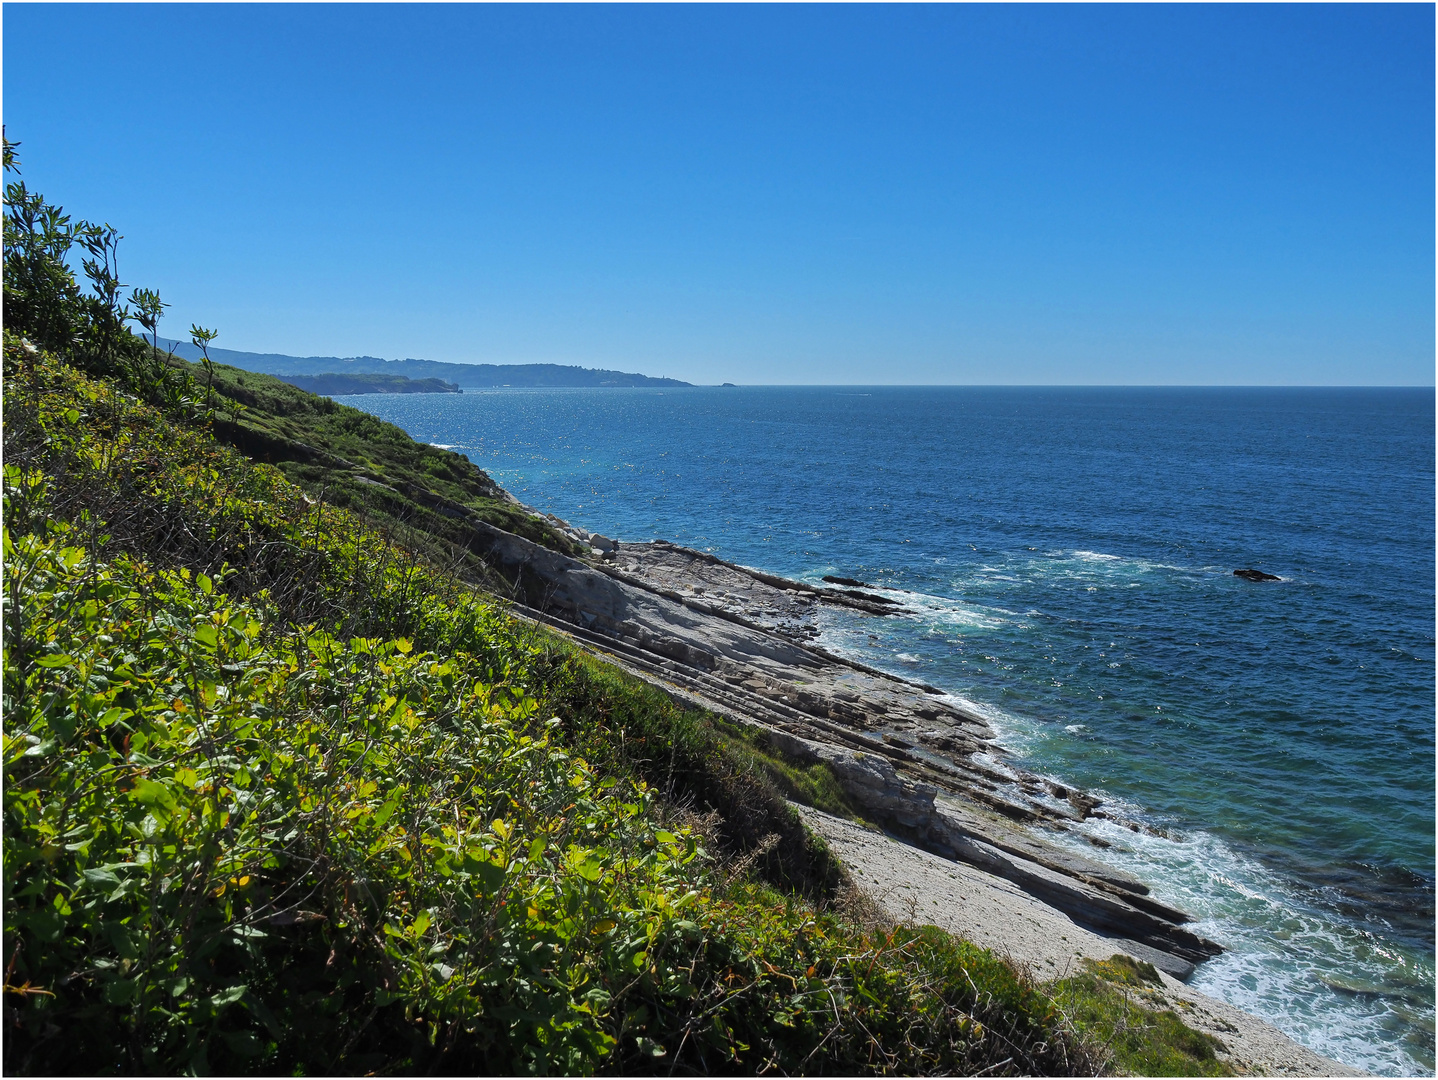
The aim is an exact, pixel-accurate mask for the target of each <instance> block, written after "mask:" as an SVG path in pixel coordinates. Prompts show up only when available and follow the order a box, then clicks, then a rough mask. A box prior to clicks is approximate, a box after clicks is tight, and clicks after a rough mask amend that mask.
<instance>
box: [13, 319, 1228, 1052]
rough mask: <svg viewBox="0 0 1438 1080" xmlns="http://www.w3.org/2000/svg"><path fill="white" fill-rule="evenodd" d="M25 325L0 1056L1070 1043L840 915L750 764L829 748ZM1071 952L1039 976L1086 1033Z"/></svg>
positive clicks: (772, 774)
mask: <svg viewBox="0 0 1438 1080" xmlns="http://www.w3.org/2000/svg"><path fill="white" fill-rule="evenodd" d="M20 357H21V354H20V350H19V349H18V348H17V346H16V343H15V342H14V341H13V339H8V337H7V343H6V395H5V408H6V417H5V420H6V424H5V435H6V462H7V465H6V478H5V479H6V527H7V539H6V545H7V547H6V567H5V569H6V586H7V588H6V598H7V607H6V635H5V643H6V654H5V665H6V670H5V682H4V686H5V697H6V699H5V715H6V719H7V730H6V741H5V769H6V782H5V813H6V829H5V834H4V841H5V845H6V848H5V859H4V871H5V898H6V909H5V919H6V925H5V951H6V954H7V958H8V962H9V965H10V966H9V968H8V970H7V976H6V983H7V991H8V992H7V994H6V1027H7V1038H6V1042H5V1053H6V1069H7V1071H9V1072H50V1071H57V1070H58V1071H67V1070H69V1071H74V1070H80V1071H95V1070H96V1069H103V1068H114V1069H121V1070H140V1071H177V1070H185V1069H195V1070H199V1071H206V1070H214V1071H275V1070H281V1069H282V1070H285V1071H290V1070H300V1071H311V1072H314V1071H324V1072H351V1071H368V1070H371V1069H379V1070H381V1071H388V1072H396V1071H397V1072H408V1071H428V1070H439V1071H470V1072H476V1071H491V1072H492V1071H501V1072H508V1071H519V1070H523V1071H533V1070H537V1071H557V1070H562V1071H571V1072H585V1071H591V1070H605V1071H626V1072H636V1071H661V1070H662V1071H665V1072H671V1071H675V1072H694V1071H707V1072H712V1071H714V1070H715V1069H718V1070H720V1071H740V1072H753V1071H758V1070H760V1069H762V1068H777V1069H780V1070H783V1071H810V1072H821V1071H834V1072H846V1073H848V1072H858V1071H866V1072H867V1071H893V1072H902V1073H919V1072H963V1071H971V1070H977V1069H981V1068H985V1069H991V1070H993V1071H995V1072H999V1073H1004V1072H1011V1071H1036V1072H1041V1073H1055V1072H1066V1071H1072V1070H1075V1069H1082V1068H1084V1067H1085V1065H1086V1064H1087V1065H1090V1066H1091V1064H1092V1063H1093V1062H1094V1061H1095V1060H1096V1059H1095V1058H1094V1057H1092V1056H1091V1055H1092V1053H1093V1051H1092V1050H1091V1049H1088V1048H1086V1044H1085V1042H1084V1040H1083V1039H1082V1038H1077V1037H1075V1036H1074V1035H1073V1034H1072V1033H1071V1032H1069V1030H1068V1029H1067V1028H1066V1027H1065V1025H1064V1023H1063V1022H1062V1020H1061V1019H1060V1013H1059V1012H1058V1010H1057V1009H1056V1008H1055V1006H1054V1004H1053V1003H1052V1002H1051V1001H1050V999H1049V998H1048V997H1047V996H1045V995H1044V994H1042V993H1038V992H1036V991H1035V990H1034V989H1033V988H1032V987H1029V986H1027V985H1026V984H1025V983H1024V982H1023V981H1022V979H1019V978H1016V977H1015V975H1014V973H1013V972H1011V971H1010V970H1009V969H1008V968H1006V967H1005V966H1004V965H1003V964H1002V963H1000V962H999V961H997V960H995V959H994V958H993V957H992V956H990V955H988V954H986V953H984V952H983V951H982V950H978V949H975V948H974V947H972V946H970V945H967V944H964V943H960V942H955V941H953V940H952V939H950V938H948V937H947V936H946V935H943V934H939V933H938V932H936V931H933V930H921V931H907V930H906V931H890V932H887V933H883V934H873V933H865V932H863V931H861V930H859V929H857V928H856V927H855V926H853V925H851V924H850V923H849V922H847V921H846V920H845V919H844V918H843V917H840V916H839V915H837V914H835V913H834V911H833V904H834V901H835V899H836V897H837V896H838V895H839V892H840V888H841V886H842V884H843V882H842V877H841V875H840V873H839V871H838V869H837V867H835V866H834V865H833V863H832V862H831V860H830V859H829V857H828V855H827V853H826V852H825V851H824V849H823V848H822V845H821V844H817V843H816V842H815V841H813V840H812V838H810V837H809V836H807V835H806V834H805V832H804V830H803V829H802V826H800V825H799V823H798V822H797V819H796V817H795V815H794V814H793V812H792V811H791V810H789V809H788V808H787V806H786V805H785V804H784V802H783V800H782V798H781V791H782V792H783V793H785V794H790V795H798V796H800V797H807V798H809V799H813V798H815V797H818V798H821V799H822V798H834V797H837V796H836V793H835V792H833V791H830V790H828V780H829V779H831V778H825V777H822V776H821V777H814V776H808V775H803V774H797V773H794V772H793V771H792V770H785V769H784V768H783V767H782V766H779V765H777V763H774V762H771V761H767V760H765V759H764V758H763V756H762V755H759V754H756V753H755V752H754V751H753V749H752V747H749V746H748V745H747V744H746V743H745V742H744V741H743V740H742V739H741V738H740V737H739V736H738V733H736V732H733V731H728V730H725V729H724V728H723V727H722V725H720V724H719V723H718V722H717V721H716V720H715V718H713V717H709V716H706V715H704V714H702V713H695V712H691V711H685V710H681V709H678V708H676V707H675V706H674V705H673V703H672V702H670V701H669V699H668V698H667V697H666V696H665V695H664V694H662V693H661V692H660V691H658V690H655V689H654V688H652V687H649V686H646V685H644V684H642V683H637V682H636V681H634V680H632V679H630V678H628V677H627V676H624V675H623V674H622V673H620V672H617V671H615V670H614V669H612V668H608V667H606V666H605V665H603V664H600V663H599V662H597V661H595V660H593V659H592V658H590V657H587V656H583V655H581V654H578V653H576V652H574V651H573V650H572V649H570V648H568V647H567V646H565V645H564V644H563V643H562V642H559V641H557V640H555V639H554V638H552V637H550V636H548V635H545V634H544V633H542V632H540V631H536V630H534V629H533V628H528V627H523V626H519V625H517V624H513V623H511V622H510V621H509V620H508V619H507V618H506V617H505V615H504V613H503V610H502V609H501V608H497V607H495V606H494V605H493V604H492V603H491V602H490V601H488V600H486V599H485V598H484V597H483V596H480V595H477V594H475V593H473V592H472V591H471V590H470V589H468V588H467V587H466V586H464V585H463V584H462V583H461V582H460V581H459V580H457V579H456V578H455V577H453V576H452V575H449V574H446V573H444V572H441V571H439V570H437V569H435V568H434V567H433V566H432V565H430V564H429V563H427V562H426V560H424V559H423V558H417V557H416V555H415V554H414V553H413V552H412V551H411V550H407V549H405V548H404V547H403V546H396V545H395V543H394V542H393V534H392V531H391V534H390V535H389V536H386V535H385V532H386V531H388V529H389V525H390V524H392V523H393V522H394V521H395V520H396V518H395V517H393V516H387V515H389V514H392V513H393V511H392V510H390V509H388V508H380V509H379V510H378V511H377V510H376V507H375V505H374V504H373V503H367V504H366V503H364V502H363V501H361V502H360V505H361V506H362V507H363V508H365V509H366V510H367V511H368V512H369V514H370V515H371V516H370V517H369V519H368V521H366V520H361V519H359V518H356V517H354V516H352V515H351V514H350V513H349V512H347V511H346V510H344V509H342V508H339V507H337V506H334V505H333V503H332V501H331V500H328V498H327V501H330V502H331V505H329V506H325V505H320V506H315V505H313V504H312V503H310V502H307V501H306V500H305V499H303V498H302V497H301V495H300V493H299V491H298V490H296V489H295V488H294V487H292V486H291V485H290V484H289V483H288V482H287V481H286V480H285V479H284V477H282V476H281V475H280V474H279V473H278V472H276V471H274V470H271V469H266V468H264V467H262V466H261V467H256V466H254V465H252V464H250V463H249V462H248V461H246V460H245V459H243V458H241V457H239V456H238V455H236V454H234V453H233V452H231V451H229V450H227V449H225V448H224V447H222V446H218V445H216V444H215V442H214V441H213V440H212V439H211V437H210V436H209V435H208V434H207V433H206V432H205V431H204V430H203V428H201V427H196V426H194V425H193V424H186V423H177V422H176V421H175V420H173V419H167V418H166V417H165V416H163V415H161V414H159V413H157V412H155V411H154V410H152V409H148V408H145V407H141V406H138V405H136V404H135V403H133V401H132V400H129V399H126V398H125V397H124V395H122V394H120V393H118V392H117V390H116V388H115V387H114V386H113V385H110V384H106V383H103V382H96V381H93V380H89V379H86V378H83V377H81V376H80V375H79V374H78V373H77V372H74V371H73V370H70V369H67V368H65V367H63V366H61V365H57V364H55V363H54V362H53V361H49V360H42V362H41V363H40V364H39V365H38V367H36V370H35V371H34V372H33V374H32V375H26V374H24V373H23V371H22V365H21V364H20V363H18V361H19V360H20ZM222 378H223V379H225V380H226V382H225V387H226V391H227V393H228V394H233V395H234V396H233V397H232V398H231V399H230V400H242V395H243V396H247V397H248V398H249V400H248V401H247V402H245V403H246V404H248V405H250V406H251V407H250V409H249V410H248V411H246V412H244V413H243V414H241V416H240V418H239V422H238V425H235V427H234V430H232V431H231V432H230V436H231V438H232V440H233V441H235V442H237V443H243V442H244V440H246V439H249V440H252V441H254V442H261V445H268V446H281V447H282V448H283V446H290V447H294V446H296V445H297V444H299V443H305V444H307V445H309V446H310V447H313V448H314V449H315V450H320V451H322V452H323V453H324V454H325V455H326V456H325V457H324V458H323V459H321V460H320V461H319V462H318V463H316V462H315V461H311V462H302V461H298V460H296V459H295V457H293V456H290V457H286V456H284V455H283V454H280V455H279V461H278V464H279V466H280V469H281V470H283V471H284V472H286V473H287V474H293V475H294V476H295V477H296V478H297V479H299V480H300V481H301V482H305V483H308V484H311V485H314V487H313V488H312V490H320V489H324V490H331V489H332V488H333V487H337V486H339V485H340V484H341V483H342V481H343V478H344V476H345V474H348V475H351V476H352V475H354V474H355V473H356V470H355V469H353V468H350V467H348V466H346V465H344V464H341V463H339V462H336V461H335V460H333V459H334V458H335V457H343V458H346V459H348V460H349V461H350V462H353V464H354V465H356V466H359V467H360V469H362V470H364V472H365V473H366V474H369V475H376V476H383V477H385V482H391V481H393V482H395V483H396V485H398V483H412V484H419V483H421V482H422V483H423V484H424V486H425V488H426V489H427V490H430V491H435V490H444V491H447V492H449V493H450V494H449V495H447V496H446V497H448V498H454V499H455V500H456V501H463V502H465V504H466V505H479V500H482V499H493V498H495V496H494V495H493V494H492V492H493V488H492V487H491V486H490V485H488V484H487V483H486V481H487V478H485V477H484V476H483V474H482V473H480V472H479V470H477V469H475V468H474V467H473V466H472V465H470V464H469V463H468V462H466V461H463V459H459V458H458V456H457V455H446V454H445V452H443V451H437V450H435V449H434V448H428V447H421V446H417V445H416V444H413V443H412V442H410V443H408V445H406V440H407V437H404V436H403V435H402V433H398V435H397V434H396V433H397V432H398V429H394V428H391V427H390V426H389V425H380V424H379V422H378V421H374V420H372V419H371V418H368V417H364V415H363V414H358V413H354V411H353V410H346V411H345V412H338V411H337V410H338V408H339V407H335V406H333V403H325V402H322V401H320V400H318V399H313V398H310V397H309V396H308V395H303V394H302V392H300V391H297V390H294V388H291V387H287V386H284V384H278V383H277V381H276V380H263V377H259V376H251V375H249V374H247V373H239V372H230V373H223V374H222ZM240 378H243V379H244V382H243V383H241V382H240V381H239V379H240ZM252 379H253V380H256V381H257V382H258V385H253V386H252V385H250V384H251V380H252ZM327 406H329V407H327ZM349 414H353V415H349ZM225 419H226V418H224V417H221V424H220V425H217V427H220V428H221V429H222V430H223V425H224V422H225ZM230 422H231V423H232V424H233V420H231V421H230ZM372 425H373V426H372ZM371 435H373V436H374V439H373V441H372V442H371V441H370V436H371ZM261 440H268V441H267V442H262V441H261ZM281 440H283V443H281V442H280V441H281ZM312 440H313V441H312ZM318 443H323V445H317V444H318ZM292 452H293V451H292ZM352 455H353V456H352ZM357 459H359V460H357ZM309 468H318V469H320V470H322V471H320V472H319V473H317V474H312V475H311V474H307V473H306V472H305V470H306V469H309ZM411 478H412V479H411ZM361 487H363V485H361ZM416 505H418V504H416ZM376 525H378V526H379V528H380V531H378V532H377V531H375V528H376ZM411 535H412V534H411ZM549 717H553V718H554V720H553V722H546V720H547V718H549ZM776 782H777V784H778V786H777V787H776ZM257 796H258V798H257ZM701 847H702V848H707V849H709V850H710V851H711V852H712V853H714V854H715V855H719V856H722V858H721V860H720V861H719V862H718V863H716V864H713V865H712V866H711V865H709V864H707V862H706V860H705V858H704V857H703V856H702V855H701V854H699V851H700V849H701ZM726 867H727V869H726ZM736 867H747V870H746V871H744V872H743V873H739V872H737V870H736V869H735V868H736ZM775 889H777V890H778V891H777V892H776V891H769V890H775ZM1102 974H1103V973H1100V975H1102ZM1122 974H1123V973H1120V975H1122ZM1100 975H1095V976H1094V977H1095V979H1097V980H1098V981H1097V982H1095V983H1094V984H1093V985H1089V984H1088V983H1085V984H1083V985H1078V984H1075V985H1074V986H1071V987H1067V988H1063V992H1064V993H1066V994H1068V995H1069V998H1068V999H1066V1000H1067V1002H1068V1004H1067V1005H1066V1010H1067V1011H1070V1012H1072V1013H1073V1014H1074V1015H1083V1016H1086V1017H1091V1020H1090V1021H1089V1023H1090V1026H1091V1027H1092V1029H1093V1030H1095V1031H1097V1032H1099V1033H1100V1034H1101V1035H1103V1036H1105V1037H1107V1035H1108V1027H1106V1026H1105V1025H1106V1024H1108V1023H1109V1021H1110V1020H1111V1019H1112V1017H1113V1015H1114V1014H1113V1012H1112V1010H1109V1011H1107V1012H1105V1011H1103V1010H1102V1009H1101V1008H1100V1006H1101V1005H1102V1004H1103V1001H1104V995H1105V993H1106V992H1107V991H1105V990H1104V987H1106V986H1108V985H1110V984H1109V983H1107V982H1105V981H1103V979H1102V978H1100ZM1134 1015H1148V1014H1146V1013H1145V1014H1134ZM1119 1020H1120V1022H1121V1024H1122V1027H1123V1031H1124V1032H1125V1033H1126V1036H1127V1037H1128V1038H1129V1042H1132V1043H1134V1044H1135V1047H1136V1049H1135V1048H1134V1047H1130V1046H1129V1045H1128V1043H1127V1042H1125V1043H1122V1044H1116V1045H1115V1053H1116V1059H1115V1060H1116V1064H1118V1066H1119V1067H1121V1068H1129V1069H1135V1068H1144V1069H1158V1070H1162V1071H1173V1070H1174V1069H1177V1071H1180V1072H1196V1071H1199V1070H1200V1069H1202V1070H1203V1071H1208V1070H1210V1069H1212V1068H1213V1062H1212V1059H1211V1048H1209V1047H1207V1045H1206V1044H1203V1043H1202V1042H1201V1040H1200V1041H1199V1042H1195V1041H1194V1040H1193V1038H1192V1035H1193V1033H1191V1032H1187V1029H1183V1028H1182V1026H1181V1025H1179V1026H1178V1027H1177V1028H1174V1027H1173V1026H1172V1025H1168V1026H1164V1025H1161V1024H1148V1025H1147V1026H1145V1025H1143V1024H1135V1023H1134V1022H1133V1020H1132V1017H1131V1016H1130V1015H1129V1014H1127V1013H1124V1014H1121V1015H1120V1016H1119ZM1134 1031H1141V1033H1142V1034H1141V1035H1140V1036H1137V1037H1134V1036H1132V1033H1133V1032H1134ZM1156 1040H1157V1041H1158V1042H1161V1043H1162V1045H1163V1048H1164V1049H1163V1055H1168V1056H1163V1055H1159V1056H1155V1052H1154V1044H1155V1041H1156ZM1185 1040H1186V1041H1185ZM1175 1047H1176V1049H1174V1048H1175ZM1185 1047H1188V1048H1189V1049H1188V1050H1186V1049H1185ZM1190 1050H1196V1051H1197V1052H1189V1051H1190ZM1205 1050H1207V1051H1208V1055H1207V1056H1205V1055H1204V1053H1203V1051H1205ZM1170 1051H1173V1053H1176V1054H1177V1056H1176V1057H1175V1056H1172V1054H1171V1053H1170ZM1145 1055H1146V1056H1145Z"/></svg>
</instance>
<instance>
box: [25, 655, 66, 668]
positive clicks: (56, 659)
mask: <svg viewBox="0 0 1438 1080" xmlns="http://www.w3.org/2000/svg"><path fill="white" fill-rule="evenodd" d="M74 663H75V658H74V657H73V656H71V655H70V654H69V653H52V654H51V655H49V656H41V657H37V658H36V660H35V666H36V667H43V668H57V667H70V666H71V665H73V664H74Z"/></svg>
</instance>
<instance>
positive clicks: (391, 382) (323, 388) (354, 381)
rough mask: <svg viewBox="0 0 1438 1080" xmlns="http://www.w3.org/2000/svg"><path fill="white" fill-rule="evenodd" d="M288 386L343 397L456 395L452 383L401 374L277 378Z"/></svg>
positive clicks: (326, 373)
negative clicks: (357, 395) (350, 395)
mask: <svg viewBox="0 0 1438 1080" xmlns="http://www.w3.org/2000/svg"><path fill="white" fill-rule="evenodd" d="M280 378H282V379H283V380H284V381H285V382H287V383H289V384H290V385H291V386H298V387H299V388H300V389H301V390H308V391H309V392H310V393H311V394H324V395H325V396H327V397H343V396H344V395H346V394H458V393H459V392H460V389H459V387H458V386H456V385H455V384H454V383H451V382H445V381H444V380H443V379H408V378H405V376H403V375H336V374H334V373H333V372H324V373H322V374H319V375H281V376H280Z"/></svg>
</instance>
